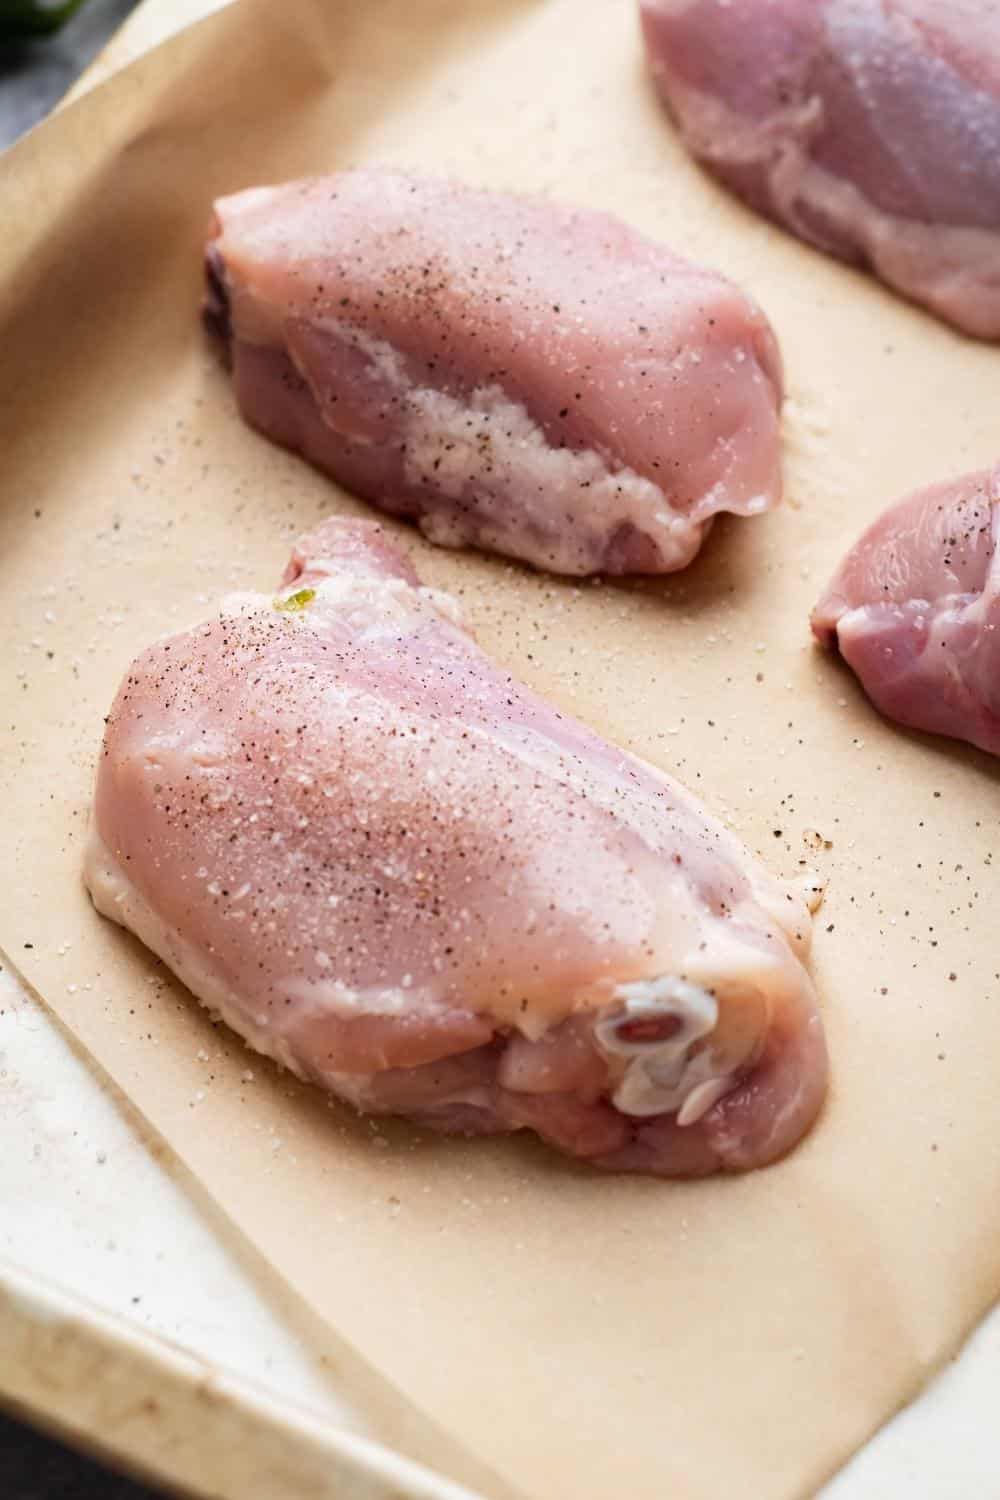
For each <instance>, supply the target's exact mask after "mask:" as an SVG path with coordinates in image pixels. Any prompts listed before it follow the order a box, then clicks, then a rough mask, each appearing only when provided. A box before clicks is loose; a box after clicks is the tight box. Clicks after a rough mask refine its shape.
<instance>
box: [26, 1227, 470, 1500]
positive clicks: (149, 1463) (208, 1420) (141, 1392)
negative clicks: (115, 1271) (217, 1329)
mask: <svg viewBox="0 0 1000 1500" xmlns="http://www.w3.org/2000/svg"><path fill="white" fill-rule="evenodd" d="M0 1407H4V1408H7V1409H8V1410H9V1411H10V1412H11V1414H12V1415H18V1416H26V1417H28V1419H29V1420H30V1421H31V1422H33V1423H34V1424H36V1425H37V1426H39V1427H41V1428H43V1429H48V1430H51V1431H54V1432H56V1433H58V1434H59V1435H60V1436H62V1437H65V1438H67V1439H69V1440H70V1442H71V1443H72V1444H73V1445H74V1446H76V1447H78V1448H81V1449H82V1450H83V1451H86V1452H90V1453H93V1454H95V1455H99V1456H101V1457H105V1458H110V1459H111V1460H112V1461H113V1462H114V1463H115V1464H117V1465H119V1466H124V1467H125V1468H126V1469H127V1470H129V1471H131V1472H132V1473H134V1474H138V1475H141V1476H142V1477H144V1478H148V1479H151V1480H152V1481H154V1482H155V1483H157V1484H160V1485H163V1484H166V1485H168V1486H169V1487H171V1488H172V1489H173V1490H174V1492H175V1493H178V1494H182V1495H185V1496H190V1497H193V1500H194V1497H197V1500H202V1497H203V1500H245V1496H246V1495H247V1493H248V1479H249V1478H250V1476H251V1475H252V1474H253V1473H254V1472H256V1473H258V1474H259V1472H260V1469H261V1468H264V1467H265V1466H266V1472H267V1474H268V1491H267V1493H268V1500H317V1497H319V1496H326V1495H329V1496H331V1497H336V1500H480V1497H477V1496H475V1495H474V1494H473V1492H472V1491H470V1490H468V1489H466V1488H464V1487H463V1486H460V1485H457V1484H455V1483H453V1482H452V1481H450V1480H447V1479H444V1478H442V1477H441V1476H439V1475H437V1474H435V1473H433V1472H432V1471H431V1470H430V1469H427V1468H424V1467H423V1466H422V1465H420V1464H417V1463H415V1462H413V1461H412V1460H410V1459H407V1458H404V1457H402V1456H401V1455H400V1454H398V1453H395V1452H393V1450H391V1449H390V1448H388V1447H385V1446H384V1445H382V1444H381V1443H378V1442H376V1441H374V1440H372V1439H370V1438H366V1437H362V1436H360V1435H359V1434H356V1433H352V1432H350V1431H348V1430H346V1429H344V1428H342V1427H338V1426H336V1425H334V1424H333V1423H332V1422H330V1421H324V1420H323V1419H322V1418H321V1417H319V1416H318V1415H313V1414H312V1413H311V1412H309V1411H308V1410H307V1409H305V1408H303V1407H299V1406H297V1405H295V1404H294V1403H293V1402H291V1401H287V1400H285V1399H282V1398H279V1397H277V1396H274V1395H272V1394H271V1393H269V1392H268V1391H267V1390H266V1389H265V1388H264V1387H261V1386H257V1385H255V1384H254V1383H253V1382H251V1381H249V1380H245V1379H243V1378H241V1377H239V1376H236V1375H232V1374H230V1373H229V1372H227V1371H225V1370H223V1369H222V1368H220V1367H219V1366H217V1365H215V1364H213V1363H211V1362H210V1361H208V1360H206V1359H205V1358H204V1357H202V1356H199V1355H196V1354H192V1353H190V1352H189V1351H187V1350H185V1349H183V1348H182V1347H180V1346H179V1345H177V1344H173V1343H172V1342H171V1341H170V1340H168V1339H166V1338H163V1337H161V1336H158V1335H155V1334H151V1333H149V1332H148V1331H146V1330H145V1329H142V1328H139V1327H138V1326H136V1325H133V1324H131V1323H129V1322H128V1321H127V1320H126V1319H124V1318H121V1317H119V1316H118V1315H117V1314H115V1313H111V1312H108V1311H106V1310H105V1309H103V1308H101V1307H100V1306H98V1305H97V1304H94V1303H90V1302H88V1301H87V1300H86V1299H85V1298H82V1297H80V1296H79V1295H78V1294H77V1293H69V1292H66V1291H64V1290H62V1289H61V1288H59V1287H57V1286H55V1285H54V1284H53V1283H51V1282H49V1281H48V1280H47V1279H45V1278H43V1277H40V1276H38V1275H37V1274H35V1273H34V1272H31V1271H29V1270H26V1269H25V1268H24V1267H23V1266H20V1265H18V1264H16V1263H15V1262H13V1261H11V1260H9V1259H8V1258H6V1257H3V1256H0Z"/></svg>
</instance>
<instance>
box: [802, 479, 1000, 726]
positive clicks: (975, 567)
mask: <svg viewBox="0 0 1000 1500" xmlns="http://www.w3.org/2000/svg"><path fill="white" fill-rule="evenodd" d="M998 536H1000V465H998V466H997V467H996V468H995V469H992V470H985V471H983V472H981V473H977V474H967V475H965V476H963V477H962V478H961V479H955V480H951V481H950V482H948V483H946V484H936V485H932V486H931V487H930V488H929V489H924V490H920V491H919V492H918V493H917V494H915V495H911V496H910V497H909V498H908V499H906V500H903V501H901V502H900V504H898V505H895V506H893V507H892V508H891V509H890V510H888V511H886V512H885V514H884V515H882V516H880V517H879V519H878V520H877V521H875V523H874V524H873V525H872V526H870V527H869V529H868V530H867V531H866V532H865V533H864V535H863V536H862V537H861V538H860V540H859V541H858V542H857V544H856V545H855V546H854V547H853V548H852V550H851V551H850V552H849V553H848V554H847V557H846V558H845V559H844V561H843V563H842V564H841V566H840V568H839V569H838V571H837V573H836V576H835V577H834V579H833V581H832V582H831V584H830V586H829V588H828V589H827V590H826V593H825V594H824V595H823V598H822V599H821V600H820V602H819V604H818V605H817V606H816V609H815V610H814V611H813V616H812V627H813V630H814V632H815V634H816V636H817V637H818V639H819V640H820V641H822V643H823V644H824V645H826V646H829V647H831V648H834V649H836V650H838V651H839V652H840V654H841V656H842V657H843V658H844V660H845V661H846V662H847V663H848V665H849V666H851V667H852V668H853V669H854V671H855V672H856V673H857V675H858V677H859V678H860V679H861V684H862V686H863V687H864V689H865V692H866V693H867V694H868V696H869V697H870V698H871V700H872V702H873V703H874V704H875V705H876V706H877V707H878V708H879V709H881V711H882V713H884V714H886V715H887V716H888V717H889V718H890V719H896V720H898V721H899V723H901V724H908V725H910V726H911V727H913V728H915V729H925V730H929V731H931V732H932V733H935V734H947V735H951V736H953V737H954V738H956V739H962V740H969V741H970V742H971V743H972V744H973V745H978V746H979V747H980V748H981V749H983V750H989V751H990V752H991V753H992V754H994V755H996V754H1000V557H998V554H997V539H998Z"/></svg>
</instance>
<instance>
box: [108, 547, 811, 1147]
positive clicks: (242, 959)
mask: <svg viewBox="0 0 1000 1500" xmlns="http://www.w3.org/2000/svg"><path fill="white" fill-rule="evenodd" d="M86 879H87V883H88V885H89V888H90V891H91V894H92V896H93V898H94V901H95V903H96V905H97V907H98V909H99V910H100V911H102V912H104V913H105V914H106V915H107V916H110V917H112V918H113V919H114V920H115V921H117V922H120V923H122V924H123V925H124V926H126V927H129V928H131V929H132V931H134V932H135V933H137V934H138V936H139V937H140V938H142V940H143V941H144V942H145V943H146V944H147V945H148V946H149V947H150V948H152V949H153V950H154V952H156V953H157V954H159V955H160V957H161V958H162V959H163V960H164V962H165V963H167V964H168V965H169V966H170V967H171V968H172V969H173V970H174V972H175V973H176V974H178V975H179V976H180V978H181V979H182V980H183V981H184V982H185V983H186V984H187V985H188V987H189V988H190V989H191V990H193V991H194V993H195V994H196V995H197V996H198V997H199V998H200V999H201V1000H202V1001H203V1002H204V1003H205V1004H206V1005H208V1006H210V1007H212V1008H213V1009H214V1010H217V1011H218V1012H219V1013H221V1015H222V1016H223V1017H224V1019H225V1020H226V1021H227V1022H228V1023H229V1025H231V1026H232V1027H234V1028H235V1030H237V1031H238V1032H239V1033H240V1034H241V1035H242V1036H244V1037H245V1038H246V1039H247V1041H248V1042H249V1043H250V1044H251V1046H253V1047H255V1048H257V1049H258V1050H259V1051H261V1052H265V1053H267V1054H269V1055H270V1056H272V1057H275V1058H277V1059H279V1060H280V1061H281V1062H282V1063H284V1064H286V1065H287V1066H288V1067H290V1068H292V1069H294V1070H295V1071H296V1072H297V1073H299V1074H300V1075H301V1076H302V1077H304V1078H307V1079H311V1080H313V1081H315V1082H316V1083H319V1084H321V1085H322V1086H324V1087H326V1088H328V1089H330V1090H332V1091H333V1092H334V1093H337V1094H339V1095H340V1096H341V1097H342V1098H345V1099H347V1100H349V1101H351V1102H352V1103H353V1104H355V1105H356V1106H357V1107H358V1108H359V1109H361V1110H365V1111H373V1112H383V1113H385V1112H388V1113H394V1114H403V1115H406V1116H408V1117H409V1118H411V1119H413V1120H416V1121H417V1122H419V1123H421V1124H423V1125H427V1126H430V1127H433V1128H435V1129H440V1130H450V1131H470V1132H483V1131H489V1132H492V1131H508V1130H516V1129H519V1128H522V1127H527V1128H530V1129H531V1130H534V1131H536V1132H537V1133H538V1134H539V1135H540V1136H542V1137H543V1138H544V1139H545V1140H547V1141H550V1142H552V1143H553V1144H554V1145H556V1146H558V1147H561V1148H562V1149H563V1150H564V1151H567V1152H569V1153H571V1154H573V1155H575V1156H580V1157H584V1158H586V1159H588V1160H590V1161H593V1162H595V1163H596V1164H597V1165H599V1166H603V1167H609V1168H617V1169H623V1170H637V1171H650V1172H658V1173H662V1174H698V1173H704V1172H711V1171H714V1170H716V1169H718V1168H729V1169H741V1168H747V1167H754V1166H759V1165H761V1164H762V1163H764V1162H768V1161H771V1160H773V1159H774V1158H775V1157H777V1156H780V1155H781V1154H782V1153H783V1152H785V1151H787V1150H788V1149H789V1148H790V1147H791V1146H792V1145H794V1143H795V1142H796V1141H797V1140H798V1139H799V1137H800V1136H801V1135H802V1134H803V1132H804V1131H805V1130H806V1129H807V1128H808V1127H809V1125H810V1124H811V1123H812V1121H813V1119H814V1117H815V1115H816V1113H817V1110H818V1109H819V1106H820V1103H821V1100H822V1097H823V1092H824V1086H825V1079H826V1057H825V1051H824V1044H823V1035H822V1029H821V1026H820V1022H819V1018H818V1016H817V1013H816V1009H815V1001H814V994H813V990H812V986H811V984H810V981H809V978H808V975H807V973H806V970H805V968H804V967H803V960H804V957H805V955H806V952H807V949H808V945H809V936H810V927H811V921H810V915H809V910H808V907H807V904H806V900H805V897H804V895H803V894H802V893H800V892H798V891H796V890H793V889H792V888H791V887H790V886H787V885H784V884H780V883H779V882H777V881H775V880H773V879H772V878H771V877H770V876H769V875H768V874H767V873H766V872H765V871H764V870H763V869H762V868H761V866H760V865H759V864H758V863H757V862H756V861H755V860H754V859H753V858H752V856H751V855H750V854H749V853H748V851H747V850H746V849H745V848H744V847H743V846H742V845H741V844H740V843H739V841H738V840H737V839H736V838H735V837H734V836H733V835H732V834H730V833H728V832H727V831H726V830H725V829H724V828H723V827H722V826H721V825H720V824H718V823H716V822H714V821H713V819H711V818H710V817H709V816H708V815H707V814H706V813H705V812H704V810H703V809H702V808H701V807H700V806H699V804H698V803H697V802H696V801H695V800H694V798H693V797H691V796H690V795H689V794H688V793H687V792H686V791H684V790H683V788H682V787H680V786H678V785H677V784H676V783H675V782H672V781H670V780H669V779H668V778H667V777H666V776H665V775H663V774H662V773H661V772H660V771H658V770H656V769H654V767H652V766H651V765H648V764H646V763H645V762H643V761H640V760H637V759H636V758H635V757H634V756H631V755H627V754H626V753H625V752H623V751H621V750H617V749H615V748H614V746H612V745H610V744H607V743H606V742H605V741H604V740H602V739H600V738H599V737H598V736H597V735H595V734H593V733H591V732H590V731H589V730H587V729H585V728H584V727H583V726H582V725H581V724H578V723H575V722H574V721H573V720H571V719H568V718H566V717H565V716H564V715H562V714H560V713H558V712H557V711H556V710H555V709H554V708H551V707H550V706H549V705H548V704H547V703H545V702H543V701H542V700H541V699H539V698H536V697H535V696H534V695H533V694H531V693H529V692H528V691H527V690H526V689H525V688H523V687H521V686H520V685H519V684H518V683H517V682H515V681H514V680H513V679H512V678H511V677H509V676H508V675H507V674H506V673H505V672H503V671H502V670H501V669H500V668H498V667H497V666H495V665H494V664H493V663H492V662H490V661H489V660H488V659H487V658H486V657H485V656H484V655H483V654H482V652H481V651H480V650H479V649H478V647H477V646H476V645H475V643H474V641H473V640H472V638H471V636H470V635H469V634H468V633H467V631H466V630H465V629H464V628H463V627H462V625H461V623H460V621H459V620H458V617H457V610H456V605H455V602H454V600H452V599H451V598H450V597H449V596H447V595H441V594H436V593H434V592H432V591H430V590H428V589H425V588H421V587H420V585H419V583H418V580H417V578H416V575H415V574H414V572H413V570H412V568H411V567H410V565H409V564H408V563H407V562H406V561H405V559H404V558H403V557H402V556H401V555H400V553H399V552H398V551H397V550H396V549H395V547H394V546H392V545H391V544H390V542H389V541H388V540H387V539H386V538H385V536H384V535H383V533H382V531H381V530H380V529H379V528H378V527H377V526H376V525H374V524H372V523H370V522H364V521H347V520H340V519H331V520H328V521H326V522H325V523H324V524H323V525H322V526H320V528H319V529H318V531H316V532H314V533H313V534H312V535H311V536H308V537H306V538H305V539H304V540H302V541H301V542H300V543H299V544H298V546H297V547H296V548H295V551H294V554H293V557H292V562H291V564H290V566H289V568H288V570H287V572H286V574H285V579H284V582H283V584H282V587H281V590H280V593H279V594H278V595H277V596H276V597H275V596H272V595H269V594H266V595H265V594H237V595H233V596H232V597H230V598H228V599H226V600H225V601H224V602H223V604H222V606H221V608H220V610H219V612H218V613H217V614H216V615H215V616H214V617H213V618H211V619H210V620H208V621H207V623H205V624H204V625H201V626H199V627H197V628H196V629H194V630H192V631H189V632H188V633H187V634H185V635H180V636H175V637H173V638H172V639H169V640H165V641H161V642H159V643H158V644H156V645H154V646H152V647H150V648H149V649H148V650H147V651H145V652H144V653H143V654H142V655H141V656H140V657H139V658H138V660H137V661H136V662H135V663H134V665H133V666H132V668H131V670H130V672H129V674H128V676H127V677H126V679H125V682H124V683H123V685H122V687H121V689H120V691H119V694H118V698H117V700H116V702H115V705H114V707H113V709H112V712H111V715H110V717H109V719H108V724H107V732H106V737H105V744H104V751H103V755H102V757H101V762H100V768H99V772H98V778H97V790H96V797H95V806H94V816H93V820H92V835H91V843H90V849H89V852H88V855H87V863H86Z"/></svg>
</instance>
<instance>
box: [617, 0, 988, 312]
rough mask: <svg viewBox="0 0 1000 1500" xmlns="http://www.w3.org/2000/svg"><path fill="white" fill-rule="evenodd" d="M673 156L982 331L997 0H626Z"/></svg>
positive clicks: (936, 308)
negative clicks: (637, 21)
mask: <svg viewBox="0 0 1000 1500" xmlns="http://www.w3.org/2000/svg"><path fill="white" fill-rule="evenodd" d="M641 11H642V23H643V29H644V32H645V38H646V46H647V50H648V53H649V58H650V63H651V66H652V69H653V76H654V78H655V81H656V84H657V87H658V88H659V91H660V93H661V94H662V96H663V98H664V100H665V102H666V104H667V105H668V107H669V109H670V111H671V113H672V114H673V115H674V117H675V118H676V119H677V121H678V123H679V124H680V127H681V130H682V131H683V134H684V138H685V140H686V142H687V144H688V146H689V147H690V149H691V151H692V152H693V153H694V154H695V155H696V156H697V157H699V158H700V159H701V160H702V161H703V162H704V163H705V164H706V166H708V167H709V168H710V169H711V170H712V171H713V172H715V173H716V174H717V176H719V177H721V178H722V180H723V181H724V182H725V183H727V184H728V186H729V187H731V188H733V189H734V190H735V191H736V192H738V193H740V194H741V195H742V196H743V197H744V198H745V199H746V200H747V201H748V202H749V203H750V204H751V205H752V206H753V207H754V208H756V209H757V210H758V211H759V212H761V213H764V214H767V215H768V216H769V217H770V218H773V219H776V220H777V221H778V222H779V223H781V224H784V225H786V226H787V227H788V228H789V229H791V230H793V231H794V232H795V233H796V234H798V235H800V236H801V237H802V238H803V239H804V240H808V241H809V242H810V244H813V245H817V246H819V248H820V249H821V250H826V251H828V252H829V253H830V254H831V255H837V256H840V257H842V258H843V259H844V260H848V261H852V262H856V263H858V264H861V265H865V266H868V267H870V268H871V269H872V270H874V271H875V273H876V274H877V275H879V276H880V277H882V279H883V280H884V281H886V282H888V283H889V285H890V286H892V287H895V288H896V290H897V291H900V292H903V293H904V294H905V295H906V296H908V297H911V298H912V299H913V300H914V301H915V302H920V303H922V304H923V305H924V306H926V307H928V308H930V309H931V310H932V311H933V312H935V313H937V314H938V316H939V317H942V318H944V319H945V320H946V321H947V322H949V323H953V324H954V325H955V327H956V328H960V329H963V330H964V331H965V332H967V333H971V334H975V335H976V336H978V337H980V338H987V339H995V338H998V337H1000V3H998V0H735V3H732V4H722V3H721V0H641Z"/></svg>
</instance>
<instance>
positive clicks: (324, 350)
mask: <svg viewBox="0 0 1000 1500" xmlns="http://www.w3.org/2000/svg"><path fill="white" fill-rule="evenodd" d="M207 275H208V284H209V291H208V298H207V302H206V308H205V314H206V319H207V321H208V323H209V326H210V327H211V328H213V329H214V330H215V331H216V332H217V333H219V334H220V335H221V336H222V338H223V339H224V340H225V342H226V344H227V346H228V349H229V352H230V355H231V361H232V368H233V379H234V382H235V387H236V395H237V399H238V402H239V405H240V408H241V410H242V412H243V415H244V416H245V417H246V419H247V420H248V421H249V422H251V423H252V424H253V425H254V426H255V427H257V428H259V429H260V431H262V432H264V433H266V434H267V436H269V437H271V438H273V439H274V440H275V441H277V442H279V443H282V444H284V445H286V446H287V447H289V448H292V449H295V450H296V451H297V452H299V453H302V454H303V455H304V456H305V457H306V458H308V459H309V460H311V462H312V463H314V464H316V465H317V466H318V467H319V468H321V469H324V470H326V471H327V472H328V473H329V474H331V475H333V477H334V478H335V479H337V480H338V481H339V482H340V483H341V484H343V485H344V486H346V488H348V489H350V490H353V491H354V492H356V493H357V494H359V495H362V496H364V497H365V498H366V499H368V500H370V501H372V502H373V503H374V504H375V505H377V506H378V507H380V508H381V509H382V510H385V511H389V512H391V513H392V514H394V515H400V516H408V517H410V518H412V519H414V520H416V522H417V523H418V524H419V526H420V528H421V530H422V531H423V532H424V534H425V536H427V537H428V538H429V539H430V540H431V541H434V542H438V543H440V544H442V545H444V546H453V547H459V546H475V547H480V548H484V549H486V550H488V551H494V552H500V553H504V554H506V555H508V556H510V557H516V558H521V559H523V560H524V561H526V562H529V563H533V564H534V565H535V566H536V567H539V568H546V569H550V570H551V571H553V572H556V573H567V574H576V575H585V574H591V573H598V572H604V573H612V574H616V573H669V572H671V571H673V570H674V569H677V568H682V567H684V566H685V565H686V564H687V563H689V562H690V561H691V559H692V558H693V557H694V555H695V554H696V552H697V551H698V549H699V547H700V546H701V543H702V541H703V539H704V537H705V534H706V532H707V530H708V528H709V526H710V524H711V521H712V518H713V517H714V516H715V515H716V514H717V512H719V511H733V512H735V513H736V514H738V515H744V516H748V515H755V514H757V513H759V512H761V511H765V510H768V509H770V508H771V507H772V506H774V505H775V504H776V503H777V502H778V499H779V498H780V488H781V480H780V467H779V448H778V438H779V433H778V425H779V424H778V414H779V405H780V400H781V369H780V360H779V355H778V349H777V345H776V342H775V339H774V336H773V334H772V332H771V330H770V327H769V325H768V323H767V321H766V320H765V318H764V317H763V315H762V314H761V313H760V311H759V310H758V309H757V308H756V307H755V306H754V305H753V304H752V303H751V302H750V301H749V300H748V299H747V298H746V297H745V296H744V295H743V294H742V293H741V292H740V291H738V290H737V288H736V287H734V286H732V285H731V284H730V283H729V282H727V281H725V280H723V278H722V277H721V276H718V275H716V274H715V273H714V272H712V271H708V270H705V269H703V268H702V267H699V266H694V265H691V264H690V263H688V262H687V261H684V260H681V259H680V258H679V257H678V256H676V255H674V254H672V253H671V252H670V251H668V250H666V249H664V248H663V246H661V245H657V244H654V243H653V242H652V241H651V240H648V239H645V238H643V237H642V236H641V235H639V234H637V233H636V232H635V231H633V230H631V229H629V228H628V227H627V226H626V225H625V224H623V223H621V222H619V221H618V220H617V219H613V218H611V217H610V216H609V215H607V214H601V213H593V212H589V211H585V210H582V209H572V208H567V207H565V206H560V205H558V204H555V203H550V202H548V201H546V200H545V199H542V198H530V197H513V196H507V195H504V194H499V193H488V192H482V191H477V190H475V189H472V188H467V187H462V186H459V185H457V184H455V183H450V182H443V181H435V180H428V179H420V178H415V177H409V176H406V175H404V174H402V173H398V172H389V171H381V172H380V171H365V172H361V171H359V172H342V173H338V174H337V175H336V176H333V177H327V178H321V179H313V180H310V181H305V182H292V183H287V184H285V185H284V186H281V187H267V188H257V189H253V190H251V191H249V192H243V193H238V194H236V195H235V196H234V197H230V198H223V199H221V200H220V201H219V202H218V203H217V204H216V211H215V220H214V223H213V227H212V231H211V237H210V239H209V243H208V249H207Z"/></svg>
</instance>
